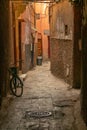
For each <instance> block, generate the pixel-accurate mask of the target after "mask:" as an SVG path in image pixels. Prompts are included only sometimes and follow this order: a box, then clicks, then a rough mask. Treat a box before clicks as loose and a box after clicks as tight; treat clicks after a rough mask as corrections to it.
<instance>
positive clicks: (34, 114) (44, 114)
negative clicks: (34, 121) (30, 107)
mask: <svg viewBox="0 0 87 130" xmlns="http://www.w3.org/2000/svg"><path fill="white" fill-rule="evenodd" d="M25 115H26V116H27V117H35V118H42V117H49V116H51V115H52V112H47V111H39V112H30V111H26V114H25Z"/></svg>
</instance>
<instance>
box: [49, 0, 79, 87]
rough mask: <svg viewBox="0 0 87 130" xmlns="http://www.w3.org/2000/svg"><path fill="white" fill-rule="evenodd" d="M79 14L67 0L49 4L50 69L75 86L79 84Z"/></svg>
mask: <svg viewBox="0 0 87 130" xmlns="http://www.w3.org/2000/svg"><path fill="white" fill-rule="evenodd" d="M71 16H72V17H71ZM80 16H81V13H80V7H79V6H77V5H72V4H71V2H69V1H68V0H63V1H59V2H56V3H53V4H51V5H50V16H49V17H50V32H51V33H50V41H51V71H52V73H53V74H54V75H56V76H57V77H59V78H62V79H64V80H65V81H66V82H67V83H69V84H70V85H71V86H72V87H75V88H79V87H80V86H81V50H80V45H79V44H80V40H81V17H80ZM78 19H79V23H78Z"/></svg>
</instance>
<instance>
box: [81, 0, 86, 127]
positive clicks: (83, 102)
mask: <svg viewBox="0 0 87 130" xmlns="http://www.w3.org/2000/svg"><path fill="white" fill-rule="evenodd" d="M83 2H84V3H85V4H84V8H83V9H84V10H83V15H84V19H82V21H83V25H82V87H81V113H82V117H83V119H84V122H85V123H86V126H87V2H86V0H83Z"/></svg>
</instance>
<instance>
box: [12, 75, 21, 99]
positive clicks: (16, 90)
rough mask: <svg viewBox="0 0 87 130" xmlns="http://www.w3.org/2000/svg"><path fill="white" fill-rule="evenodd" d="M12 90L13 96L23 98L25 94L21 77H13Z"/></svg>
mask: <svg viewBox="0 0 87 130" xmlns="http://www.w3.org/2000/svg"><path fill="white" fill-rule="evenodd" d="M10 89H11V92H12V94H13V95H15V96H16V97H21V96H22V94H23V83H22V81H21V79H20V78H19V77H13V78H12V79H11V81H10Z"/></svg>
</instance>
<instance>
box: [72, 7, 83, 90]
mask: <svg viewBox="0 0 87 130" xmlns="http://www.w3.org/2000/svg"><path fill="white" fill-rule="evenodd" d="M73 10H74V37H73V38H74V45H73V66H74V70H73V80H74V82H73V87H75V88H80V87H81V18H82V16H81V6H80V5H74V6H73ZM78 20H79V23H78Z"/></svg>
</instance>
